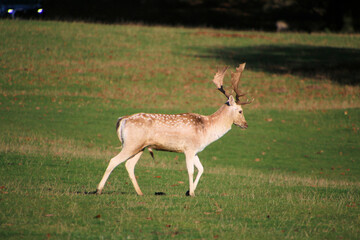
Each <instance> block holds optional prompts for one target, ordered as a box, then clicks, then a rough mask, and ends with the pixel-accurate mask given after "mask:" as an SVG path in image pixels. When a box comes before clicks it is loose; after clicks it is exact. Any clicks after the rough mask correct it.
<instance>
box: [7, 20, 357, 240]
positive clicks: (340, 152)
mask: <svg viewBox="0 0 360 240" xmlns="http://www.w3.org/2000/svg"><path fill="white" fill-rule="evenodd" d="M242 61H246V62H247V68H246V70H245V72H244V74H243V77H242V82H241V86H242V87H243V90H244V91H247V92H249V95H250V96H253V97H254V98H255V101H254V102H253V103H252V104H250V105H247V106H245V107H244V112H245V116H246V119H247V122H248V124H249V128H248V129H247V130H241V129H240V128H235V127H234V128H233V129H232V130H231V131H230V132H229V133H228V134H227V135H225V136H224V137H223V138H221V139H220V140H219V141H217V142H215V143H213V144H212V145H210V146H209V147H208V148H206V149H205V150H204V151H203V152H201V153H200V154H199V157H200V160H201V161H202V163H203V165H204V168H205V172H204V175H203V176H202V178H201V180H200V183H199V186H198V188H197V189H196V197H194V198H190V197H186V196H185V192H186V191H187V190H188V181H187V179H188V178H187V171H186V166H185V161H184V156H183V155H181V154H174V153H166V152H155V160H152V159H151V157H150V155H149V154H144V155H143V156H142V159H141V160H140V162H139V163H138V165H137V168H136V176H137V177H138V182H139V185H140V187H141V189H142V191H143V193H144V194H145V195H144V196H141V197H140V196H137V195H136V193H135V191H134V189H133V186H132V184H131V182H130V179H129V178H128V176H127V172H126V170H125V168H124V166H123V165H120V166H119V167H118V168H116V169H115V171H114V172H113V173H112V175H111V176H110V178H109V180H108V183H107V184H106V186H105V188H104V194H103V195H100V196H98V195H91V194H87V193H89V192H91V191H94V190H95V189H96V186H97V184H98V183H99V181H100V180H101V177H102V175H103V173H104V171H105V169H106V167H107V164H108V162H109V160H110V158H111V157H113V156H114V155H115V154H117V153H118V152H119V151H120V149H119V146H120V143H119V141H118V139H117V136H116V133H115V123H116V120H117V118H118V117H119V116H122V115H128V114H131V113H136V112H159V113H180V112H189V111H190V112H197V113H201V114H211V113H213V112H214V111H216V109H217V108H218V107H220V106H221V104H222V103H224V101H225V99H224V97H223V96H222V95H221V94H220V93H218V92H217V90H216V89H215V86H214V85H213V83H212V82H211V80H212V77H213V74H214V73H215V72H216V67H217V66H223V65H229V66H231V67H232V68H234V67H235V66H236V65H237V64H239V63H240V62H242ZM359 76H360V35H358V34H354V35H340V34H321V33H318V34H305V33H283V34H276V33H267V32H257V31H253V32H243V31H230V30H214V29H209V28H182V27H178V28H171V27H164V26H143V25H131V24H129V25H101V24H89V23H68V22H46V21H40V22H38V21H9V20H1V21H0V166H1V167H0V238H1V239H170V238H171V239H172V238H175V239H260V238H262V239H307V238H309V239H359V238H360V228H359V226H360V210H359V208H360V201H359V199H360V191H359V190H360V164H359V161H360V159H359V158H360V144H359V142H360V137H359V131H360V129H359V128H360V78H359ZM225 81H227V82H226V87H229V84H228V83H229V82H228V81H229V77H228V78H227V79H226V80H225ZM156 192H163V193H165V194H166V195H155V193H156Z"/></svg>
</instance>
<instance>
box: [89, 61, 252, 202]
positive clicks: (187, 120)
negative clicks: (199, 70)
mask: <svg viewBox="0 0 360 240" xmlns="http://www.w3.org/2000/svg"><path fill="white" fill-rule="evenodd" d="M244 68H245V63H243V64H240V65H239V67H238V68H236V72H235V73H232V74H231V83H232V88H233V90H234V92H235V99H234V97H233V96H232V95H231V94H229V93H227V92H226V91H225V90H224V88H223V79H224V76H225V73H226V71H227V69H228V67H223V68H221V69H218V71H217V73H216V74H215V76H214V79H213V82H214V83H215V85H216V87H217V88H218V90H219V91H220V92H222V93H223V94H224V95H225V96H226V97H227V99H228V100H227V102H226V103H225V104H223V105H222V106H221V107H220V108H219V109H218V110H217V111H216V112H215V113H214V114H212V115H210V116H203V115H200V114H196V113H183V114H174V115H169V114H148V113H138V114H133V115H130V116H124V117H120V118H119V119H118V121H117V124H116V131H117V134H118V137H119V139H120V141H121V143H122V150H121V152H120V153H119V154H118V155H116V156H115V157H114V158H112V159H111V160H110V163H109V165H108V167H107V169H106V171H105V174H104V176H103V178H102V179H101V181H100V183H99V185H98V187H97V190H96V193H97V194H101V192H102V190H103V188H104V185H105V182H106V180H107V179H108V177H109V175H110V173H111V172H112V171H113V170H114V168H115V167H116V166H118V165H119V164H120V163H122V162H125V161H126V163H125V167H126V170H127V171H128V173H129V177H130V179H131V181H132V183H133V185H134V188H135V191H136V193H137V194H138V195H143V193H142V192H141V190H140V187H139V185H138V183H137V180H136V177H135V174H134V169H135V165H136V163H137V162H138V160H139V158H140V156H141V154H142V153H143V152H144V150H145V149H146V148H148V149H149V150H150V151H151V153H152V149H155V150H162V151H169V152H179V153H180V152H182V153H184V154H185V157H186V167H187V171H188V175H189V191H188V192H187V193H186V195H190V196H195V189H196V187H197V185H198V183H199V180H200V177H201V175H202V173H203V171H204V168H203V166H202V164H201V162H200V160H199V157H198V155H197V154H198V153H199V152H201V151H202V150H204V148H205V147H206V146H208V145H209V144H210V143H212V142H214V141H216V140H218V139H219V138H220V137H222V136H223V135H224V134H225V133H227V132H228V131H229V130H230V129H231V127H232V125H233V124H234V125H236V126H239V127H241V128H244V129H246V128H247V127H248V124H247V123H246V120H245V117H244V113H243V109H242V105H244V104H248V103H251V102H252V101H249V100H247V101H246V102H240V100H239V98H240V97H242V96H244V95H245V94H242V93H240V92H239V90H238V85H239V80H240V77H241V74H242V72H243V70H244ZM194 166H195V167H196V168H197V170H198V173H197V176H196V178H195V181H194V179H193V175H194Z"/></svg>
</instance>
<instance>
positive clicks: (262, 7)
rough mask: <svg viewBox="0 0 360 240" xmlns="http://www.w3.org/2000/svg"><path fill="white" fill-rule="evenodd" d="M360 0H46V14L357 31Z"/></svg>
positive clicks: (114, 20) (243, 27) (88, 18)
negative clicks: (283, 24) (281, 24)
mask: <svg viewBox="0 0 360 240" xmlns="http://www.w3.org/2000/svg"><path fill="white" fill-rule="evenodd" d="M357 2H358V1H348V0H342V1H341V0H340V1H339V0H336V1H335V0H129V1H121V0H61V1H55V0H43V1H42V3H43V6H44V10H45V13H46V14H45V15H44V18H46V19H55V20H82V21H94V22H102V23H118V22H141V23H144V24H166V25H182V26H208V27H215V28H218V27H221V28H230V29H241V30H265V31H275V30H276V22H277V21H279V20H283V21H285V22H286V23H287V24H288V25H289V30H290V31H306V32H312V31H334V32H347V33H349V32H354V31H356V32H358V31H359V30H360V18H359V16H360V14H359V13H358V10H359V9H360V8H359V4H358V3H357Z"/></svg>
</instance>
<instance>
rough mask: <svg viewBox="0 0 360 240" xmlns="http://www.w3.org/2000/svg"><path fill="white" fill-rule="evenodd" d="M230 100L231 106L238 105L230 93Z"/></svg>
mask: <svg viewBox="0 0 360 240" xmlns="http://www.w3.org/2000/svg"><path fill="white" fill-rule="evenodd" d="M228 102H229V105H230V106H234V105H236V102H235V99H234V97H233V96H232V95H230V97H229V100H228Z"/></svg>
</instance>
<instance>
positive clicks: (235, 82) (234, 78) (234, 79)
mask: <svg viewBox="0 0 360 240" xmlns="http://www.w3.org/2000/svg"><path fill="white" fill-rule="evenodd" d="M245 65H246V63H242V64H240V65H239V67H237V68H236V72H234V73H233V72H232V73H231V85H232V87H233V90H234V92H235V93H236V97H235V99H236V102H238V101H239V97H242V96H245V95H246V93H239V82H240V77H241V74H242V72H243V71H244V69H245Z"/></svg>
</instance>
